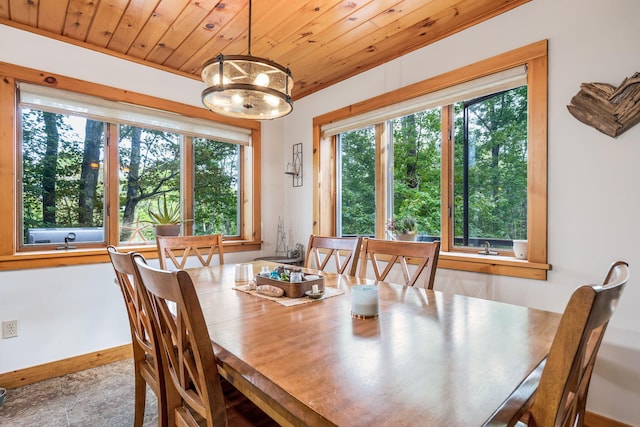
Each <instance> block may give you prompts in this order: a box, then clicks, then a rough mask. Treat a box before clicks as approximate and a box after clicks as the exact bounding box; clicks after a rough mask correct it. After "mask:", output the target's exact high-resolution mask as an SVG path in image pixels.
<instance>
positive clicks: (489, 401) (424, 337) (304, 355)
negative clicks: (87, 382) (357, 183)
mask: <svg viewBox="0 0 640 427" xmlns="http://www.w3.org/2000/svg"><path fill="white" fill-rule="evenodd" d="M251 264H252V269H253V272H254V273H257V272H259V271H260V270H261V267H262V266H270V267H271V268H273V267H274V266H275V265H277V264H273V263H271V262H265V261H256V262H252V263H251ZM187 271H188V272H189V275H190V276H191V278H192V281H193V282H194V286H195V288H196V291H197V294H198V297H199V301H200V305H201V307H202V310H203V313H204V317H205V320H206V322H207V327H208V331H209V335H210V337H211V341H212V345H213V347H214V353H215V355H216V360H217V363H218V370H219V372H220V374H221V375H222V376H223V377H224V378H226V379H227V380H228V381H229V382H231V383H232V384H233V385H234V386H235V387H236V388H238V390H240V391H241V392H242V393H244V394H245V395H246V396H247V397H249V398H250V399H251V400H253V401H254V402H255V403H256V404H257V405H258V406H260V407H261V408H262V409H263V410H264V411H265V412H267V414H269V415H270V416H271V417H272V418H273V419H274V420H276V421H277V422H278V423H279V424H281V425H293V426H448V427H453V426H483V425H487V426H489V425H492V426H493V425H505V424H506V423H508V422H509V421H511V420H513V419H514V418H517V417H518V414H519V413H520V412H521V411H522V408H523V406H524V405H525V404H526V402H527V401H528V400H529V399H530V398H531V396H532V395H533V394H534V393H535V390H536V388H537V384H538V380H539V376H540V373H541V371H542V369H543V367H544V363H545V361H546V356H547V354H548V352H549V348H550V346H551V342H552V340H553V337H554V335H555V331H556V329H557V326H558V322H559V319H560V315H559V314H558V313H553V312H548V311H543V310H538V309H534V308H528V307H524V306H518V305H513V304H507V303H503V302H498V301H492V300H486V299H481V298H475V297H470V296H464V295H459V294H455V293H449V292H446V291H432V290H425V289H424V288H419V287H408V286H404V285H400V284H394V283H387V282H380V281H374V280H371V279H366V278H359V277H353V276H347V275H338V274H332V273H326V272H318V271H316V270H309V269H303V272H305V273H307V274H311V273H313V274H318V275H321V276H322V277H323V279H324V287H325V289H326V290H327V291H329V290H331V291H332V292H331V293H329V292H326V295H325V296H324V297H323V298H321V299H316V300H312V299H310V298H308V297H306V296H304V297H301V299H300V300H299V301H296V304H295V305H291V306H287V305H283V304H281V303H278V301H274V300H273V299H267V298H263V297H260V296H257V295H255V294H254V293H250V292H245V291H243V290H240V289H239V288H242V286H241V285H243V284H244V283H243V282H240V283H239V282H236V281H235V268H234V264H223V265H218V266H209V267H202V268H193V269H188V270H187ZM252 277H253V276H252ZM356 285H375V286H376V287H377V290H378V295H379V296H378V298H379V299H378V304H379V313H378V316H377V317H371V318H358V317H354V316H352V313H351V309H352V303H351V299H352V289H354V286H356Z"/></svg>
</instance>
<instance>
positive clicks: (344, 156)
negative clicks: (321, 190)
mask: <svg viewBox="0 0 640 427" xmlns="http://www.w3.org/2000/svg"><path fill="white" fill-rule="evenodd" d="M338 143H339V149H338V154H339V156H340V157H339V159H340V160H339V162H340V169H339V171H340V185H338V191H339V196H338V201H339V203H338V212H339V213H338V221H339V224H338V227H337V228H338V230H339V235H340V236H359V235H364V236H373V235H374V234H375V225H376V224H375V221H376V207H375V204H373V203H371V201H372V200H375V192H376V188H375V179H376V164H375V153H376V139H375V128H374V127H372V126H370V127H366V128H363V129H358V130H354V131H349V132H344V133H341V134H340V135H339V137H338Z"/></svg>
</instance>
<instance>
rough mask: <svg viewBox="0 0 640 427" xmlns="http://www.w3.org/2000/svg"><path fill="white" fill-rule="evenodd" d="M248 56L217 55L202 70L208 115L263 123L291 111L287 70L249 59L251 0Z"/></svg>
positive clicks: (278, 65)
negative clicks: (215, 114)
mask: <svg viewBox="0 0 640 427" xmlns="http://www.w3.org/2000/svg"><path fill="white" fill-rule="evenodd" d="M248 40H249V43H248V44H249V46H248V52H247V53H248V55H223V54H220V55H218V56H216V57H215V58H213V59H210V60H209V61H207V62H206V63H205V64H204V66H203V68H202V80H204V82H205V83H206V84H207V88H206V89H205V90H203V91H202V103H203V104H204V105H205V106H206V107H207V108H208V109H209V110H211V111H213V112H214V113H217V114H222V115H224V116H229V117H235V118H240V119H254V120H265V119H275V118H278V117H282V116H286V115H287V114H289V113H290V112H291V110H293V103H292V101H291V88H292V87H293V77H292V76H291V71H290V70H289V69H288V68H285V67H283V66H282V65H280V64H277V63H275V62H273V61H270V60H268V59H264V58H259V57H256V56H252V55H251V0H249V37H248Z"/></svg>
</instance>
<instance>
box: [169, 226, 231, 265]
mask: <svg viewBox="0 0 640 427" xmlns="http://www.w3.org/2000/svg"><path fill="white" fill-rule="evenodd" d="M156 244H157V246H158V259H159V261H160V268H161V269H163V270H167V269H168V268H169V264H168V261H171V263H172V264H173V266H174V268H177V269H183V268H185V267H187V261H188V260H189V257H195V258H196V259H197V260H198V261H199V262H200V265H201V266H203V267H207V266H209V265H211V262H212V261H213V260H214V259H215V258H218V263H219V264H224V250H223V247H222V235H221V234H211V235H206V236H157V237H156ZM216 255H217V257H216Z"/></svg>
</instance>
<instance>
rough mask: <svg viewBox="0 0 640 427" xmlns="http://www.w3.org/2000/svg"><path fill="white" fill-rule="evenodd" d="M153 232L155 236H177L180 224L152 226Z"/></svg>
mask: <svg viewBox="0 0 640 427" xmlns="http://www.w3.org/2000/svg"><path fill="white" fill-rule="evenodd" d="M153 232H154V233H155V235H156V236H179V235H180V224H161V225H154V226H153Z"/></svg>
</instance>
